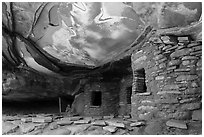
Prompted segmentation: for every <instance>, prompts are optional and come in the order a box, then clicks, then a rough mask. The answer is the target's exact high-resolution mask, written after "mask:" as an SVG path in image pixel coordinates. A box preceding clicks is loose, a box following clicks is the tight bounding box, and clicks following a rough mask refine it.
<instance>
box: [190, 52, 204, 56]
mask: <svg viewBox="0 0 204 137" xmlns="http://www.w3.org/2000/svg"><path fill="white" fill-rule="evenodd" d="M190 55H191V56H198V57H199V56H202V51H196V52H191V53H190Z"/></svg>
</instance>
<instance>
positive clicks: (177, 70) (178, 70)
mask: <svg viewBox="0 0 204 137" xmlns="http://www.w3.org/2000/svg"><path fill="white" fill-rule="evenodd" d="M174 71H175V72H189V71H191V69H190V68H180V69H175V70H174ZM181 81H182V80H181ZM184 81H185V80H184Z"/></svg>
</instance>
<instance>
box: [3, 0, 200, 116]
mask: <svg viewBox="0 0 204 137" xmlns="http://www.w3.org/2000/svg"><path fill="white" fill-rule="evenodd" d="M201 5H202V4H201V3H198V2H196V3H189V2H188V3H187V2H186V3H185V2H178V3H171V2H164V3H129V2H127V3H84V4H79V3H29V2H28V3H26V2H25V3H18V2H14V3H8V2H7V3H2V22H3V23H2V31H3V33H2V35H3V37H2V44H3V46H2V62H3V63H2V64H3V72H2V73H3V79H2V87H3V90H2V97H3V100H15V101H21V100H30V99H46V98H54V97H63V96H67V97H68V98H69V99H70V100H73V101H72V102H71V110H70V111H71V113H73V114H78V115H82V116H115V117H117V116H118V117H127V116H130V117H132V118H134V119H140V120H151V119H160V118H163V119H172V118H173V119H182V120H183V119H191V118H192V116H193V115H194V113H197V111H198V110H201V108H202V18H201V15H202V6H201ZM101 9H103V10H101Z"/></svg>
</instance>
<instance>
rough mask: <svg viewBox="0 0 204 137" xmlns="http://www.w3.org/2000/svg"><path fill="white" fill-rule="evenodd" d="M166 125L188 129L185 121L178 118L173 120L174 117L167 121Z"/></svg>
mask: <svg viewBox="0 0 204 137" xmlns="http://www.w3.org/2000/svg"><path fill="white" fill-rule="evenodd" d="M166 125H167V126H169V127H176V128H181V129H188V128H187V125H186V123H185V122H183V121H179V120H174V119H172V120H169V121H167V122H166Z"/></svg>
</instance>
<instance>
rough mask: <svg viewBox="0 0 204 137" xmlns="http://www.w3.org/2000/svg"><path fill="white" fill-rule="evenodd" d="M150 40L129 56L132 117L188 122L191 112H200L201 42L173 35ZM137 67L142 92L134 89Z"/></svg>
mask: <svg viewBox="0 0 204 137" xmlns="http://www.w3.org/2000/svg"><path fill="white" fill-rule="evenodd" d="M160 38H161V39H160ZM150 41H151V42H150ZM150 41H149V42H147V43H146V44H144V45H143V47H142V48H141V49H140V50H138V51H135V52H134V53H133V54H132V57H131V60H132V69H133V87H132V89H133V91H132V92H133V94H132V108H131V115H132V117H133V118H136V119H145V120H147V119H148V120H150V119H153V118H174V119H190V118H191V114H192V112H193V111H194V110H197V109H201V97H202V42H201V41H191V39H190V38H188V37H176V36H162V37H160V36H155V37H152V38H151V40H150ZM141 68H144V69H145V83H146V86H147V90H146V92H145V93H138V92H137V90H136V89H137V70H139V69H141Z"/></svg>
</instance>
